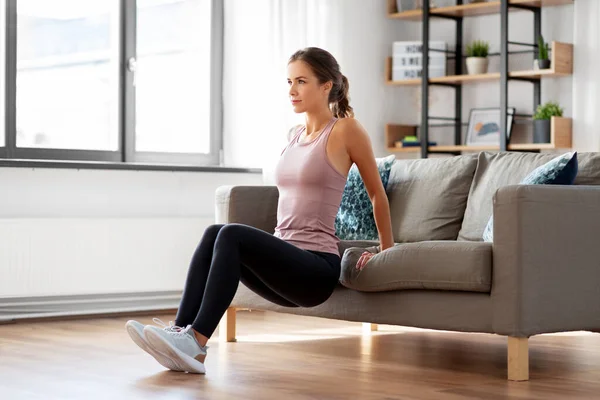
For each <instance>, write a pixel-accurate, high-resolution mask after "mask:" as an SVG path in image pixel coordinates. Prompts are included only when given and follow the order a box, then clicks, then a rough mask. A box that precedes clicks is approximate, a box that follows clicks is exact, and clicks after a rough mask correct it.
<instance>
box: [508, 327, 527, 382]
mask: <svg viewBox="0 0 600 400" xmlns="http://www.w3.org/2000/svg"><path fill="white" fill-rule="evenodd" d="M528 340H529V339H528V338H523V337H512V336H509V337H508V380H509V381H528V380H529V341H528Z"/></svg>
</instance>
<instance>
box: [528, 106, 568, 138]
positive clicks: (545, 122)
mask: <svg viewBox="0 0 600 400" xmlns="http://www.w3.org/2000/svg"><path fill="white" fill-rule="evenodd" d="M562 115H563V109H562V108H561V107H560V106H559V105H558V103H557V102H553V101H549V102H547V103H545V104H540V105H539V106H538V108H537V110H536V111H535V115H534V116H533V143H550V120H551V119H552V117H562Z"/></svg>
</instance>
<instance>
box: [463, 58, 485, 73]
mask: <svg viewBox="0 0 600 400" xmlns="http://www.w3.org/2000/svg"><path fill="white" fill-rule="evenodd" d="M488 61H489V60H488V59H487V57H467V72H468V74H469V75H477V74H485V73H487V69H488Z"/></svg>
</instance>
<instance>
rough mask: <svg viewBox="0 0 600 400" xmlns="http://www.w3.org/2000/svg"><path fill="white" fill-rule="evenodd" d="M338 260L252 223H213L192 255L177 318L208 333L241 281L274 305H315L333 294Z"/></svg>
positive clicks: (182, 323)
mask: <svg viewBox="0 0 600 400" xmlns="http://www.w3.org/2000/svg"><path fill="white" fill-rule="evenodd" d="M340 262H341V260H340V257H339V256H338V255H337V254H333V253H323V252H318V251H309V250H303V249H300V248H298V247H296V246H294V245H292V244H290V243H288V242H285V241H284V240H282V239H280V238H278V237H275V236H273V235H271V234H269V233H267V232H265V231H262V230H260V229H256V228H253V227H251V226H247V225H241V224H227V225H211V226H209V227H208V228H207V229H206V231H205V232H204V235H203V237H202V240H201V241H200V244H199V245H198V247H197V248H196V251H195V252H194V255H193V257H192V261H191V263H190V268H189V271H188V275H187V279H186V282H185V288H184V291H183V298H182V299H181V304H180V306H179V310H178V312H177V317H176V319H175V323H176V324H177V325H178V326H183V327H185V326H187V325H190V324H191V325H192V328H194V329H195V330H196V331H198V332H199V333H201V334H202V335H204V336H206V337H210V336H211V335H212V334H213V332H214V331H215V329H216V328H217V325H218V324H219V321H220V320H221V317H222V316H223V314H224V313H225V311H226V310H227V308H228V307H229V305H230V304H231V301H232V300H233V297H234V296H235V293H236V291H237V287H238V284H239V282H240V281H241V282H242V283H243V284H244V285H246V286H247V287H248V288H249V289H251V290H252V291H254V292H255V293H257V294H258V295H260V296H262V297H263V298H265V299H267V300H269V301H271V302H273V303H275V304H279V305H281V306H285V307H314V306H316V305H319V304H321V303H323V302H324V301H325V300H327V299H328V298H329V296H331V294H332V293H333V290H334V288H335V286H336V285H337V283H338V281H339V277H340Z"/></svg>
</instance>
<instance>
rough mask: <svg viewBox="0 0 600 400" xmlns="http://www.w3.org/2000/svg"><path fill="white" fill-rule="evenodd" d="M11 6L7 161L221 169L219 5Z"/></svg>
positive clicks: (206, 0) (140, 1)
mask: <svg viewBox="0 0 600 400" xmlns="http://www.w3.org/2000/svg"><path fill="white" fill-rule="evenodd" d="M5 1H6V3H7V4H6V7H4V8H3V9H2V12H3V13H4V12H6V16H7V18H8V20H12V21H16V24H14V23H13V24H11V23H3V25H4V26H5V27H6V28H5V29H4V30H3V34H5V35H6V34H8V35H9V36H8V37H9V38H14V39H12V41H11V39H9V41H8V42H6V40H2V41H1V43H2V46H3V45H4V44H5V42H6V43H8V47H7V48H8V49H9V50H7V51H4V48H2V47H0V52H1V53H2V57H4V56H6V65H7V67H6V68H7V73H6V74H2V77H4V76H6V77H7V79H8V80H7V82H8V83H11V82H12V84H7V85H5V86H3V88H4V89H5V90H4V91H3V93H5V94H6V96H2V101H4V98H5V97H6V99H8V103H7V105H8V107H6V110H7V114H11V113H12V114H14V115H12V114H11V115H12V118H7V119H6V121H7V123H6V124H3V127H4V126H6V127H7V129H6V130H7V135H6V137H7V138H8V139H9V140H8V142H7V145H6V150H7V153H6V154H7V157H12V158H28V159H34V158H35V159H48V158H50V159H65V160H94V161H125V162H129V161H130V162H140V161H141V162H156V163H169V164H178V163H185V164H196V165H215V164H217V163H218V160H219V149H220V147H221V134H220V113H221V108H220V107H221V105H220V104H221V88H220V85H221V83H220V79H219V76H220V73H221V72H220V70H221V59H220V57H219V54H221V49H220V47H221V46H222V37H221V36H222V4H221V1H219V0H85V1H82V0H5ZM0 17H1V15H0ZM2 21H4V19H2ZM15 26H16V27H15ZM15 31H16V32H15ZM12 47H14V49H13V50H12V51H11V50H10V49H11V48H12ZM2 64H3V65H4V63H2ZM0 82H4V80H3V79H2V80H0ZM1 109H2V110H4V109H5V107H2V108H1ZM0 116H2V117H4V116H3V115H0ZM2 120H4V118H3V119H2ZM11 125H12V126H11ZM4 139H5V136H4V135H3V134H2V135H0V147H2V146H4V144H5V143H4V142H5V140H4ZM0 156H4V153H0Z"/></svg>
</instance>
